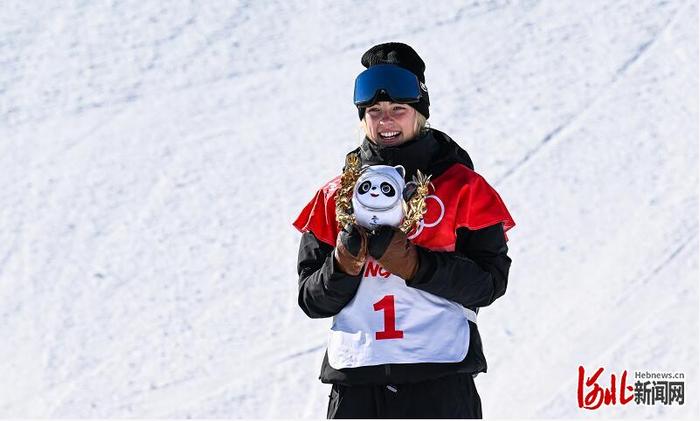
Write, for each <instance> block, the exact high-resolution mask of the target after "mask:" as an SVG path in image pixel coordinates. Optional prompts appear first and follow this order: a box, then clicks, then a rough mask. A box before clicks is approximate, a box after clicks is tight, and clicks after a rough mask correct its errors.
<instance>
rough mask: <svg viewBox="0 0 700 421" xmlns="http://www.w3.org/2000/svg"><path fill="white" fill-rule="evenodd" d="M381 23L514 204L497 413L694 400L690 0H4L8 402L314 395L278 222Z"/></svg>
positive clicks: (314, 407) (268, 404) (299, 405)
mask: <svg viewBox="0 0 700 421" xmlns="http://www.w3.org/2000/svg"><path fill="white" fill-rule="evenodd" d="M387 41H402V42H406V43H408V44H410V45H412V46H413V47H414V48H416V50H417V51H418V52H419V53H420V54H421V56H422V57H423V58H424V60H425V62H426V64H427V70H426V79H427V84H428V87H429V89H430V99H431V101H432V105H431V108H430V111H431V118H430V122H431V125H432V126H433V127H435V128H438V129H441V130H443V131H445V132H447V133H448V134H450V135H451V136H452V137H453V138H454V139H455V140H457V141H458V142H459V143H460V144H461V145H462V146H463V147H464V148H465V149H466V150H467V151H469V153H470V154H471V156H472V158H473V160H474V162H475V165H476V170H477V171H478V172H479V173H480V174H482V175H483V176H484V177H485V178H486V179H487V180H488V181H489V182H490V183H491V184H492V185H493V186H494V187H495V188H496V189H497V190H498V192H499V193H500V194H501V196H502V198H503V199H504V201H505V202H506V204H507V205H508V207H509V210H510V211H511V213H512V215H513V217H514V219H515V220H516V222H517V226H516V227H515V228H514V229H513V230H511V231H510V232H509V240H510V241H509V246H510V253H509V254H510V256H511V257H512V259H513V264H512V267H511V271H510V280H509V286H508V291H507V293H506V295H505V296H504V297H502V298H501V299H499V300H497V301H496V302H495V303H494V304H493V305H491V306H489V307H486V308H484V309H482V311H481V312H480V313H479V325H480V332H481V335H482V338H483V341H484V352H485V354H486V357H487V360H488V363H489V368H488V372H487V373H485V374H481V375H479V376H478V377H477V378H476V384H477V387H478V390H479V393H480V395H481V398H482V402H483V408H484V415H485V416H487V417H490V418H494V417H525V418H531V417H538V418H552V417H566V418H584V417H585V418H587V417H605V418H617V417H638V418H639V417H641V418H647V417H659V416H662V417H678V418H693V417H698V416H700V410H699V401H698V397H699V396H700V394H698V393H697V391H698V388H699V387H700V382H699V381H698V376H699V375H700V371H699V370H698V365H699V362H698V354H699V349H698V341H699V335H698V332H699V328H698V3H697V1H696V0H618V1H607V0H595V1H574V0H566V1H559V0H542V1H535V0H524V1H505V0H492V1H440V2H427V1H381V2H378V1H372V2H365V1H333V2H330V1H328V2H322V1H309V2H299V1H295V2H287V1H214V0H212V1H201V2H194V1H190V2H186V1H175V2H156V1H109V2H107V1H91V2H86V1H65V2H47V1H38V0H36V1H19V0H6V1H3V4H2V7H1V8H0V169H1V172H0V188H1V189H2V195H0V332H2V340H0V416H3V417H52V418H59V417H73V418H83V417H91V418H94V417H142V418H160V417H171V418H185V417H197V418H208V417H223V418H239V417H246V418H259V417H267V418H279V417H293V418H323V417H324V416H325V408H326V404H327V395H328V392H329V388H330V387H329V386H328V385H324V384H321V383H320V382H319V380H318V373H319V367H320V363H321V358H322V356H323V352H324V348H325V342H326V333H327V330H328V327H329V325H330V320H329V319H326V320H311V319H308V318H307V317H306V316H305V315H304V314H303V312H302V311H301V310H300V309H299V307H298V305H297V275H296V256H297V246H298V241H299V238H300V234H299V233H298V232H297V231H296V230H295V229H294V228H293V227H292V226H291V222H292V221H293V220H294V218H295V217H296V215H297V214H298V212H299V211H300V210H301V208H302V207H303V206H304V205H305V203H306V202H307V201H308V200H309V199H310V198H311V197H312V196H313V194H314V192H315V190H316V189H317V188H318V187H320V186H321V185H323V184H324V183H325V181H327V180H328V179H330V178H332V177H333V176H335V175H336V174H338V172H339V170H340V168H341V167H342V164H343V158H344V155H345V153H346V152H347V151H349V150H351V149H352V148H354V147H355V146H356V145H357V144H359V132H358V120H357V113H356V109H355V107H354V106H353V104H352V99H351V97H352V83H353V80H354V77H355V76H356V75H357V74H358V73H359V72H360V71H361V70H362V69H363V68H362V66H361V65H360V57H361V55H362V53H363V52H364V51H365V50H366V49H368V48H369V47H371V46H372V45H374V44H377V43H380V42H387ZM579 365H583V366H584V367H585V368H586V373H587V375H590V374H592V373H593V371H595V370H596V369H597V368H598V367H604V368H605V371H604V373H603V378H602V380H604V381H601V382H600V383H601V385H602V386H605V383H606V381H607V382H609V375H610V374H615V375H616V376H617V378H618V379H619V377H620V376H621V374H622V372H623V371H625V370H627V371H628V382H630V383H631V382H632V381H634V378H633V375H634V372H635V371H649V372H679V373H683V374H684V375H685V379H684V381H685V390H686V399H685V404H684V405H682V406H679V405H677V404H674V405H672V406H666V405H660V404H657V405H654V406H645V405H636V404H634V403H631V404H627V405H624V406H622V405H620V404H619V403H618V404H617V405H614V406H603V407H601V408H600V409H598V410H595V411H590V410H585V409H580V408H578V405H577V399H576V391H577V387H576V386H577V370H578V366H579ZM605 379H607V380H605ZM618 387H619V385H618ZM696 419H697V418H696Z"/></svg>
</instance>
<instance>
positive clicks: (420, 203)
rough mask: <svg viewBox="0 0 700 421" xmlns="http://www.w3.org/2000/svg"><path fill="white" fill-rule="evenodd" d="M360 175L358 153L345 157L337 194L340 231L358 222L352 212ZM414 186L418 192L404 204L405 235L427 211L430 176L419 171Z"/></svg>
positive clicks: (337, 218)
mask: <svg viewBox="0 0 700 421" xmlns="http://www.w3.org/2000/svg"><path fill="white" fill-rule="evenodd" d="M360 174H362V164H361V163H360V155H359V154H358V153H350V154H348V155H347V156H346V157H345V168H343V174H342V175H341V176H340V188H339V189H338V190H337V191H336V193H335V217H336V220H337V221H338V228H339V229H343V227H345V226H347V225H348V224H354V223H355V222H356V220H355V215H353V214H352V211H351V209H352V194H353V190H354V188H355V184H356V183H357V180H358V179H359V178H360ZM413 184H415V185H416V191H415V192H414V193H413V195H412V196H411V198H410V199H409V200H408V203H406V202H405V201H404V202H403V210H404V219H403V222H402V223H401V225H400V226H399V229H400V230H401V231H403V232H404V234H408V233H409V232H410V231H411V230H412V229H413V228H415V227H417V226H418V224H419V223H420V221H421V220H422V219H423V215H425V212H426V211H427V207H426V205H425V198H426V197H427V196H428V188H429V185H430V176H429V175H427V176H426V175H424V174H423V173H421V172H420V170H418V173H417V174H416V175H415V176H413Z"/></svg>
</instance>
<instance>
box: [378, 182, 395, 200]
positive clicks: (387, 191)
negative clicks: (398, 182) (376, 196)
mask: <svg viewBox="0 0 700 421" xmlns="http://www.w3.org/2000/svg"><path fill="white" fill-rule="evenodd" d="M381 189H382V193H384V195H386V196H388V197H394V195H396V190H394V186H392V185H391V184H389V183H387V182H384V183H382V185H381Z"/></svg>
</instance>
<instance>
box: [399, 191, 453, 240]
mask: <svg viewBox="0 0 700 421" xmlns="http://www.w3.org/2000/svg"><path fill="white" fill-rule="evenodd" d="M428 199H433V200H435V201H436V202H437V204H438V205H439V206H440V216H439V217H438V218H437V219H436V220H435V221H434V222H430V223H426V222H425V221H424V220H422V219H421V220H420V222H419V223H418V229H416V232H415V233H413V234H412V235H411V236H409V237H408V239H409V240H413V239H414V238H416V237H418V236H419V235H420V233H421V232H423V228H432V227H434V226H436V225H437V224H439V223H440V222H441V221H442V218H443V217H444V216H445V204H444V203H442V200H440V198H439V197H437V196H436V195H434V194H430V195H428V196H425V202H426V204H427V203H428Z"/></svg>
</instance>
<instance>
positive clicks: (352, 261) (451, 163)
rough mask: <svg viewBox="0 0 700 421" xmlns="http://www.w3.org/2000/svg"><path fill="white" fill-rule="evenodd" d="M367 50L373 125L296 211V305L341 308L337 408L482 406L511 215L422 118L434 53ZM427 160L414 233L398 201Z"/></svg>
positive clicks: (451, 410)
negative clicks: (350, 188)
mask: <svg viewBox="0 0 700 421" xmlns="http://www.w3.org/2000/svg"><path fill="white" fill-rule="evenodd" d="M361 62H362V64H363V65H364V66H365V67H366V70H364V71H362V72H361V73H360V74H359V75H358V76H357V78H356V80H355V92H354V102H355V105H356V106H357V110H358V114H359V117H360V120H361V124H362V127H363V128H364V132H365V137H364V139H363V140H362V144H361V145H360V146H359V147H358V148H357V149H355V150H354V151H352V152H350V154H349V156H350V157H351V158H352V159H349V160H348V161H347V162H348V165H347V166H346V171H345V173H346V174H344V175H343V176H342V177H336V178H334V179H333V180H331V181H330V182H328V183H326V185H325V186H324V187H323V188H321V190H319V191H318V192H317V193H316V195H315V197H314V198H313V199H312V200H311V201H310V202H309V203H308V204H307V205H306V207H305V208H304V209H303V210H302V211H301V213H300V215H299V216H298V217H297V219H296V221H295V222H294V226H295V227H296V228H297V229H299V231H301V232H302V233H303V234H302V238H301V243H300V245H299V257H298V265H297V272H298V274H299V297H298V302H299V306H300V307H301V308H302V310H303V311H304V312H305V313H306V314H307V315H308V316H309V317H314V318H320V317H333V326H332V327H331V332H330V335H329V340H328V348H327V351H326V356H325V358H324V360H323V363H322V367H321V376H320V378H321V381H322V382H324V383H331V384H333V386H332V389H331V395H330V398H331V399H330V401H329V403H328V414H327V416H328V417H329V418H480V417H481V399H480V397H479V394H478V393H477V391H476V386H475V384H474V380H473V377H474V376H475V375H476V374H477V373H479V372H484V371H486V360H485V358H484V354H483V350H482V346H481V339H480V336H479V331H478V329H477V326H476V313H477V311H478V309H479V307H483V306H487V305H489V304H491V303H492V302H493V301H494V300H495V299H497V298H498V297H500V296H501V295H503V294H504V293H505V290H506V285H507V281H508V270H509V267H510V258H509V257H508V255H507V252H508V247H507V246H506V237H505V231H507V230H508V229H510V228H512V227H513V226H514V225H515V223H514V222H513V219H512V218H511V216H510V214H509V213H508V210H507V209H506V207H505V205H504V204H503V201H501V198H500V197H499V196H498V193H496V191H495V190H493V189H492V188H491V186H489V185H488V183H486V181H485V180H484V179H483V178H482V177H481V176H480V175H479V174H477V173H476V172H474V171H473V168H474V167H473V165H472V162H471V159H470V158H469V155H468V154H467V152H466V151H464V150H463V149H462V148H461V147H460V146H459V145H458V144H457V143H456V142H454V141H453V140H452V139H450V138H449V137H448V136H447V135H446V134H444V133H442V132H440V131H438V130H435V129H433V128H426V122H427V119H428V117H429V116H430V113H429V105H430V101H429V100H428V89H427V87H426V85H425V75H424V71H425V63H423V60H422V59H421V58H420V57H419V56H418V54H417V53H416V52H415V51H414V50H413V48H411V47H409V46H408V45H406V44H401V43H388V44H380V45H377V46H374V47H372V48H371V49H369V50H368V51H367V52H366V53H365V54H364V55H363V56H362V61H361ZM358 161H359V162H358ZM351 162H354V163H355V164H357V165H356V167H354V166H353V165H350V163H351ZM360 164H361V165H366V167H364V168H363V169H362V170H361V171H360V170H359V168H360ZM353 168H356V169H357V172H358V173H359V174H358V175H357V178H356V179H355V180H354V181H352V183H351V184H352V185H354V186H355V187H354V188H355V189H356V190H357V194H356V195H353V196H352V208H353V209H354V213H355V217H356V219H355V222H354V223H348V224H347V225H346V226H343V227H339V225H338V219H342V218H337V217H338V215H341V216H342V214H343V210H342V200H344V199H343V197H341V195H338V192H342V191H343V189H344V188H345V187H339V186H341V185H342V184H343V183H344V181H343V180H346V178H345V177H346V175H347V174H350V173H352V172H353V171H354V170H353ZM419 171H420V172H421V173H422V174H424V175H430V176H431V177H432V178H431V179H430V181H431V183H430V184H429V186H427V187H425V189H426V190H428V191H427V193H426V194H427V197H428V198H430V200H426V201H425V204H426V208H425V211H426V212H425V213H423V214H422V215H423V216H422V218H421V220H420V221H419V225H418V227H417V228H415V230H414V231H409V232H404V231H402V230H401V229H399V228H397V226H398V222H399V221H400V220H401V219H405V218H406V214H405V213H404V209H403V206H394V205H395V204H396V203H401V202H402V200H408V199H410V198H411V197H412V196H411V195H412V193H411V191H415V189H414V190H411V189H408V188H407V187H406V186H407V185H408V184H413V185H414V186H415V184H416V182H415V181H408V180H413V179H414V178H413V177H414V176H415V175H416V174H418V172H419ZM350 178H352V177H350ZM348 179H349V178H348ZM417 179H418V178H417ZM417 179H416V180H417ZM336 200H340V201H341V202H336ZM336 203H340V204H341V206H339V209H336ZM365 210H368V211H367V212H365ZM394 211H397V212H396V214H394V213H393V212H394ZM370 216H371V219H370ZM368 221H369V222H368ZM341 228H342V229H341Z"/></svg>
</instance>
